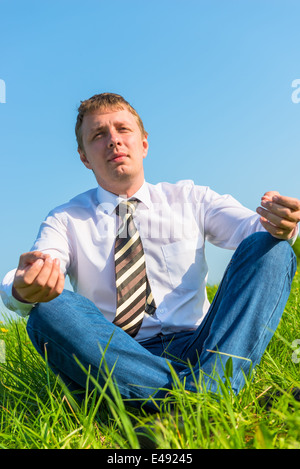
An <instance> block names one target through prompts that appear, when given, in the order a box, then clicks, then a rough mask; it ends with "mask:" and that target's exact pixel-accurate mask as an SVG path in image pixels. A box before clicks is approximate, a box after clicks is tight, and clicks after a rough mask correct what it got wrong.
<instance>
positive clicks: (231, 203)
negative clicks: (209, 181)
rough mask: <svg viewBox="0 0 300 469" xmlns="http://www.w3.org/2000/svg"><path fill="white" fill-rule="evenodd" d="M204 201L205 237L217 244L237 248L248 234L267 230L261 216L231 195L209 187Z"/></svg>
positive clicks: (227, 247)
mask: <svg viewBox="0 0 300 469" xmlns="http://www.w3.org/2000/svg"><path fill="white" fill-rule="evenodd" d="M203 203H204V235H205V239H206V240H207V241H209V242H210V243H212V244H214V245H215V246H218V247H222V248H226V249H236V248H237V247H238V245H239V244H240V243H241V242H242V241H243V240H244V239H245V238H246V237H247V236H249V235H251V234H252V233H255V232H257V231H266V230H265V228H264V227H263V226H262V224H261V223H260V216H259V215H258V214H257V213H256V212H254V211H252V210H250V209H248V208H246V207H244V206H243V205H241V204H240V203H239V202H238V201H237V200H236V199H234V198H233V197H232V196H230V195H227V194H226V195H220V194H218V193H216V192H214V191H213V190H211V189H210V188H207V191H206V194H205V198H204V200H203Z"/></svg>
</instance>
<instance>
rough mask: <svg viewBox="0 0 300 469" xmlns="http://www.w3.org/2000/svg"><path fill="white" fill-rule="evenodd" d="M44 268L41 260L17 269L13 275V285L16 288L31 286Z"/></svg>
mask: <svg viewBox="0 0 300 469" xmlns="http://www.w3.org/2000/svg"><path fill="white" fill-rule="evenodd" d="M43 266H44V261H43V259H37V260H36V261H35V262H33V264H31V265H29V266H27V267H26V268H23V269H22V268H20V267H19V268H18V269H17V271H16V275H15V280H14V284H15V287H16V288H22V287H27V286H29V285H31V284H32V283H33V282H34V280H35V279H36V277H37V276H38V275H39V273H40V271H41V270H42V268H43Z"/></svg>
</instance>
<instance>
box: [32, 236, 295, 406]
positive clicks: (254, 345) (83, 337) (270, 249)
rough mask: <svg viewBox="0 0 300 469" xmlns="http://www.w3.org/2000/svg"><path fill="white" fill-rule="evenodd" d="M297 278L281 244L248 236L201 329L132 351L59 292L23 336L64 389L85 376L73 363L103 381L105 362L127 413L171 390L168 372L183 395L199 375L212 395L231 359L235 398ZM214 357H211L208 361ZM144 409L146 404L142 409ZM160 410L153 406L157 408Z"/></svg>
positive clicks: (77, 298)
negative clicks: (129, 407)
mask: <svg viewBox="0 0 300 469" xmlns="http://www.w3.org/2000/svg"><path fill="white" fill-rule="evenodd" d="M295 270H296V258H295V255H294V253H293V250H292V249H291V247H290V245H289V244H288V243H287V242H286V241H280V240H277V239H275V238H273V237H272V236H271V235H269V234H268V233H255V234H253V235H251V236H249V237H248V238H247V239H245V240H244V241H243V242H242V243H241V244H240V246H239V247H238V249H237V250H236V251H235V253H234V255H233V257H232V259H231V261H230V263H229V265H228V267H227V269H226V272H225V274H224V277H223V279H222V282H221V284H220V286H219V289H218V291H217V293H216V295H215V298H214V300H213V302H212V304H211V307H210V309H209V311H208V314H207V315H206V317H205V319H204V321H203V322H202V323H201V324H200V326H199V327H198V329H196V330H195V331H182V332H180V333H172V334H168V335H164V336H163V335H161V334H159V335H158V336H155V337H153V338H151V339H149V340H147V341H144V342H143V343H138V342H137V341H136V340H134V339H133V338H132V337H130V336H129V335H128V334H126V333H125V332H124V331H123V330H122V329H120V328H119V327H117V326H115V325H114V324H112V323H110V322H109V321H107V320H106V319H105V317H104V316H103V315H102V313H101V312H100V311H99V309H98V308H97V307H96V306H95V305H94V304H93V303H92V302H91V301H90V300H88V299H87V298H84V297H83V296H81V295H79V294H76V293H73V292H70V291H67V290H65V291H64V292H63V293H62V294H61V295H60V296H59V297H57V298H56V299H54V300H52V301H51V302H49V303H40V304H39V305H37V306H36V307H35V308H34V309H33V310H32V312H31V314H30V317H29V320H28V324H27V330H28V334H29V337H30V339H31V341H32V343H33V345H34V347H35V348H36V350H37V351H38V352H39V353H40V354H41V355H42V356H43V357H44V356H45V355H44V350H45V344H46V349H47V360H48V363H49V365H50V367H51V368H52V369H53V371H54V372H55V373H56V374H59V375H60V376H61V378H62V380H63V381H64V382H65V383H66V384H67V386H69V387H70V388H71V389H73V390H74V389H75V388H77V389H80V388H83V389H84V388H85V386H86V374H85V373H84V372H83V371H82V369H81V368H80V366H78V363H76V361H75V359H74V355H75V356H76V357H77V359H78V360H79V362H80V363H81V364H82V365H83V366H84V367H85V368H86V369H88V368H89V367H90V372H91V374H92V375H93V376H94V377H95V378H97V380H98V382H99V384H100V386H102V387H103V386H104V385H105V377H104V376H103V375H102V374H101V373H99V365H100V362H101V358H102V356H103V354H102V352H101V350H105V348H106V347H107V344H109V345H108V347H107V350H106V352H105V362H106V364H107V366H108V368H109V369H110V370H111V369H112V368H113V367H114V371H113V376H114V378H115V381H116V382H117V384H118V388H119V391H120V393H121V395H122V397H123V398H124V399H126V400H130V405H132V406H136V407H139V406H140V405H141V404H142V403H143V404H144V406H145V407H146V408H147V409H148V410H151V409H152V410H153V409H154V410H155V409H157V408H156V407H155V405H154V404H153V401H152V400H151V399H150V400H149V396H152V399H153V400H154V401H155V400H157V402H158V401H159V399H160V398H161V397H163V396H164V394H165V393H166V392H167V390H168V389H172V382H173V379H172V375H171V371H170V366H169V364H171V365H172V367H173V369H174V370H175V372H176V373H177V376H178V378H179V380H180V381H182V382H183V383H185V389H187V390H189V391H193V392H195V391H197V388H196V385H195V378H196V380H197V379H198V378H199V374H200V370H202V372H203V379H204V384H205V386H206V387H207V388H209V389H210V390H211V391H212V392H217V390H218V384H219V383H218V380H216V379H215V378H216V377H218V376H219V377H220V378H222V377H223V376H224V368H225V363H226V361H227V360H228V358H229V356H231V357H232V358H231V359H232V366H233V368H232V379H231V386H232V389H233V391H234V392H235V393H238V392H239V391H240V390H241V388H242V387H243V385H244V384H245V380H244V375H246V376H247V375H248V374H249V371H250V370H251V369H252V368H253V367H255V365H257V364H258V363H259V362H260V360H261V357H262V355H263V353H264V351H265V349H266V347H267V345H268V343H269V341H270V339H271V337H272V335H273V333H274V331H275V330H276V328H277V326H278V323H279V321H280V318H281V315H282V313H283V311H284V308H285V305H286V302H287V300H288V297H289V294H290V288H291V282H292V279H293V276H294V274H295ZM213 352H214V353H213ZM145 402H146V404H145ZM158 405H159V402H158Z"/></svg>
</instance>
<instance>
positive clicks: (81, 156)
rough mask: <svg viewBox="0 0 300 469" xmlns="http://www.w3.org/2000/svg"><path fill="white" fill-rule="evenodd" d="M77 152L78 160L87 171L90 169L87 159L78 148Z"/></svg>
mask: <svg viewBox="0 0 300 469" xmlns="http://www.w3.org/2000/svg"><path fill="white" fill-rule="evenodd" d="M77 151H78V153H79V156H80V159H81V161H82V163H83V164H84V166H85V167H86V168H88V169H92V168H91V165H90V163H89V161H88V159H87V157H86V156H85V153H84V151H83V150H81V149H80V148H78V149H77Z"/></svg>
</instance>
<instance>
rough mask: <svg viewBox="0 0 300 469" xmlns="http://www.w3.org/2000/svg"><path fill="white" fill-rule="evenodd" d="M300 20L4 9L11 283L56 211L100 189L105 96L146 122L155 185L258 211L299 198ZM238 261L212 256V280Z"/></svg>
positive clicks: (232, 12) (258, 9)
mask: <svg viewBox="0 0 300 469" xmlns="http://www.w3.org/2000/svg"><path fill="white" fill-rule="evenodd" d="M299 18H300V2H299V0H280V1H278V0H206V1H204V0H151V1H150V0H148V1H146V0H140V1H138V0H127V1H125V0H122V1H121V0H110V1H103V0H98V1H96V0H85V1H84V2H83V1H77V0H52V1H48V0H37V1H33V0H26V1H24V0H21V1H20V0H0V24H1V27H0V45H1V49H0V50H1V53H0V80H3V81H4V83H5V87H6V99H5V101H6V102H5V103H3V102H2V103H1V102H0V155H1V185H0V193H1V215H2V223H1V244H0V259H1V262H0V277H1V278H2V277H3V276H4V275H5V273H6V272H7V271H8V270H10V269H12V268H14V267H15V266H16V264H17V262H18V258H19V255H20V253H22V252H25V251H28V250H29V249H30V247H31V245H32V244H33V241H34V239H35V236H36V234H37V231H38V228H39V225H40V222H41V221H42V220H43V218H44V217H45V216H46V215H47V213H48V212H49V210H51V209H52V208H53V207H55V206H57V205H59V204H61V203H63V202H65V201H67V200H69V199H70V198H71V197H73V196H74V195H76V194H78V193H80V192H83V191H85V190H88V189H90V188H91V187H94V186H95V185H96V182H95V180H94V176H93V174H92V173H91V172H90V171H88V170H87V169H86V168H85V167H84V166H83V165H82V163H81V162H80V160H79V157H78V154H77V151H76V142H75V137H74V124H75V119H76V110H77V107H78V105H79V104H80V100H83V99H86V98H88V97H90V96H91V95H93V94H95V93H99V92H104V91H112V92H116V93H120V94H122V95H124V97H125V98H126V99H127V100H128V101H129V102H130V103H131V104H132V105H133V106H134V107H135V108H136V109H137V111H138V112H139V113H140V114H141V116H142V118H143V120H144V124H145V127H146V129H147V130H148V132H149V143H150V150H149V153H148V156H147V158H146V160H145V171H146V177H147V180H148V181H149V182H151V183H156V182H159V181H164V180H165V181H170V182H175V181H177V180H179V179H193V180H194V181H195V183H197V184H201V185H208V186H210V187H211V188H212V189H214V190H216V191H217V192H219V193H222V194H223V193H230V194H232V195H233V196H234V197H236V198H237V199H238V200H239V201H240V202H241V203H243V204H245V205H246V206H247V207H249V208H251V209H254V210H255V208H256V207H257V205H258V204H259V201H260V197H261V195H262V194H263V193H264V192H265V191H267V190H278V191H279V192H281V193H282V194H284V195H289V196H293V197H299V196H300V190H299V143H300V142H299V140H300V126H299V124H300V103H298V101H299V100H300V99H294V100H292V93H293V92H294V97H295V96H296V98H298V95H297V88H293V87H292V83H293V82H294V80H297V79H300V60H299V58H300V57H299V55H300V52H299V43H300V29H299ZM299 83H300V82H299ZM0 84H1V82H0ZM298 86H299V89H300V85H298ZM2 91H3V90H2ZM295 93H296V94H295ZM0 96H1V93H0ZM299 98H300V92H299ZM293 101H294V102H293ZM231 254H232V253H228V252H223V251H222V250H220V249H218V248H210V247H209V248H208V249H207V255H208V261H209V267H210V270H211V274H210V281H211V283H215V282H218V281H219V280H220V278H221V275H222V272H223V270H224V268H225V265H226V263H227V260H228V259H229V257H230V255H231Z"/></svg>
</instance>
